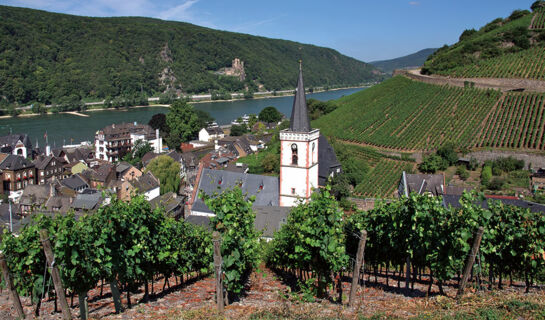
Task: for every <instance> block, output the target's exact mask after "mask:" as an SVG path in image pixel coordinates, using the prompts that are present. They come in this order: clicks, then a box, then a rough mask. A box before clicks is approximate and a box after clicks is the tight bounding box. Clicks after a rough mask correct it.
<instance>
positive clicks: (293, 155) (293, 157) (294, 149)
mask: <svg viewBox="0 0 545 320" xmlns="http://www.w3.org/2000/svg"><path fill="white" fill-rule="evenodd" d="M291 164H292V165H294V166H296V165H297V144H295V143H294V144H292V145H291Z"/></svg>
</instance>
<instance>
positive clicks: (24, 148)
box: [0, 134, 32, 158]
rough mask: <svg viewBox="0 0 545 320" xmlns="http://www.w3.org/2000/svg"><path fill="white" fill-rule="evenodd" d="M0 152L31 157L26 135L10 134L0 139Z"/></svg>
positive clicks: (29, 143)
mask: <svg viewBox="0 0 545 320" xmlns="http://www.w3.org/2000/svg"><path fill="white" fill-rule="evenodd" d="M0 152H2V153H9V154H13V155H19V156H22V157H24V158H29V157H32V142H30V139H29V138H28V135H27V134H10V135H7V136H1V137H0Z"/></svg>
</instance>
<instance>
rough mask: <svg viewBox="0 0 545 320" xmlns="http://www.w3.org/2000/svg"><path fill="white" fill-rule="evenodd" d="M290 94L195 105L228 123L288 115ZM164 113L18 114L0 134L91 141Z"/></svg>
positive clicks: (54, 141) (336, 94) (330, 94)
mask: <svg viewBox="0 0 545 320" xmlns="http://www.w3.org/2000/svg"><path fill="white" fill-rule="evenodd" d="M360 90H362V88H352V89H342V90H334V91H326V92H319V93H311V94H307V99H308V98H314V99H318V100H322V101H327V100H332V99H338V98H340V97H342V96H345V95H350V94H352V93H354V92H357V91H360ZM292 104H293V96H286V97H278V98H268V99H251V100H237V101H222V102H205V103H195V104H194V107H195V108H196V109H200V110H205V111H208V112H209V113H210V114H211V115H212V117H213V118H214V119H216V121H217V122H218V124H220V125H222V124H229V123H230V122H231V121H232V120H234V119H236V118H238V117H240V116H243V115H244V114H251V113H253V114H258V113H259V112H260V111H261V110H262V109H263V108H265V107H268V106H274V107H275V108H276V109H278V111H280V112H282V113H283V114H285V115H286V116H288V117H289V116H290V113H291V108H292ZM161 112H162V113H167V112H168V108H166V107H145V108H133V109H127V110H105V111H89V112H84V113H85V114H88V115H89V117H81V116H76V115H71V114H50V115H39V116H33V117H19V118H8V119H0V135H6V134H9V133H10V132H13V133H26V134H28V135H29V137H30V138H31V141H32V143H33V145H34V146H35V144H36V141H38V143H39V144H40V146H42V147H43V146H44V143H45V140H44V135H45V133H46V132H47V137H48V138H49V143H50V144H51V145H52V146H57V147H60V146H62V145H65V144H74V143H79V142H81V141H91V142H93V140H94V137H95V132H96V131H97V130H99V129H102V128H104V127H105V126H107V125H110V124H112V123H121V122H135V121H136V122H139V123H148V121H149V120H150V119H151V117H152V116H153V115H154V114H156V113H161Z"/></svg>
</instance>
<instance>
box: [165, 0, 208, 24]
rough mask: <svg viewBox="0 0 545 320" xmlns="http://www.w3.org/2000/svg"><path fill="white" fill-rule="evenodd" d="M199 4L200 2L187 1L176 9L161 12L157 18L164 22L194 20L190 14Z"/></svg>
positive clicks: (194, 0)
mask: <svg viewBox="0 0 545 320" xmlns="http://www.w3.org/2000/svg"><path fill="white" fill-rule="evenodd" d="M197 2H199V0H187V1H185V2H184V3H182V4H179V5H177V6H175V7H172V8H169V9H167V10H164V11H162V12H159V14H158V15H157V17H158V18H160V19H164V20H190V19H193V14H192V13H191V12H190V9H191V7H192V6H193V5H194V4H195V3H197Z"/></svg>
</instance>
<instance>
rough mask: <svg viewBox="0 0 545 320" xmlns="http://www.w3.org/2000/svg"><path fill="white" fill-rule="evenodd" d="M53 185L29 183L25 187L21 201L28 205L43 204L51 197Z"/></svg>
mask: <svg viewBox="0 0 545 320" xmlns="http://www.w3.org/2000/svg"><path fill="white" fill-rule="evenodd" d="M51 187H52V186H51V185H49V184H43V185H37V184H29V185H27V186H26V187H25V188H24V189H23V194H22V195H21V199H19V203H20V204H22V205H27V206H31V205H36V206H41V205H43V204H45V203H46V201H47V199H49V195H50V191H51Z"/></svg>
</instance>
